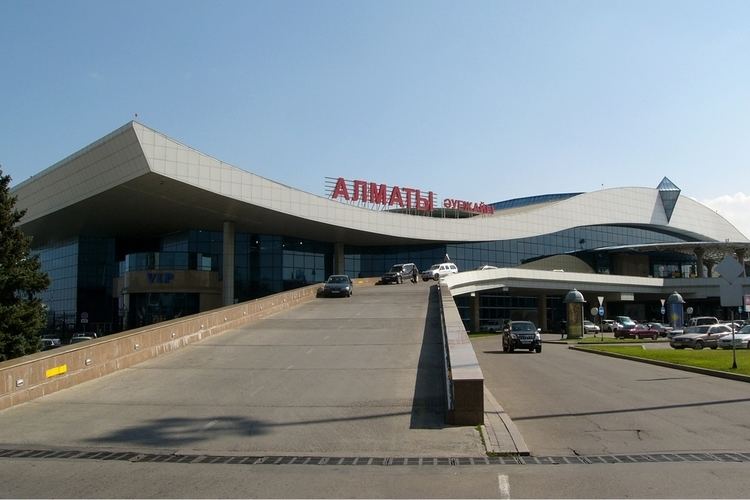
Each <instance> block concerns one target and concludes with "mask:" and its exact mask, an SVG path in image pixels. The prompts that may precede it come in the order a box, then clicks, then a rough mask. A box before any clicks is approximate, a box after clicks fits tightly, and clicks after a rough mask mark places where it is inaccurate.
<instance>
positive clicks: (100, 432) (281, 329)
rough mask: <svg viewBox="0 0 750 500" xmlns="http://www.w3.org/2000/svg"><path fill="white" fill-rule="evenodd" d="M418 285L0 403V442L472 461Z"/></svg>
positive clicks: (292, 313) (428, 297)
mask: <svg viewBox="0 0 750 500" xmlns="http://www.w3.org/2000/svg"><path fill="white" fill-rule="evenodd" d="M431 286H433V285H432V284H430V283H418V284H412V283H404V284H402V285H384V286H375V287H362V288H358V289H355V292H354V296H353V297H351V298H332V299H328V298H317V299H314V300H312V301H311V302H308V303H305V304H303V305H301V306H298V307H296V308H294V309H291V310H288V311H285V312H282V313H279V314H277V315H275V316H273V317H271V318H268V319H265V320H262V321H260V322H257V323H255V324H252V325H249V326H246V327H242V328H238V329H235V330H232V331H229V332H226V333H224V334H222V335H218V336H214V337H210V338H208V339H205V340H203V341H201V342H198V343H195V344H191V345H189V346H187V347H185V348H184V349H181V350H179V351H176V352H174V353H171V354H169V355H166V356H161V357H159V358H155V359H151V360H149V361H146V362H143V363H140V364H138V365H136V366H134V367H131V368H128V369H126V370H123V371H120V372H117V373H114V374H111V375H108V376H105V377H102V378H100V379H97V380H93V381H90V382H87V383H84V384H81V385H78V386H75V387H72V388H70V389H66V390H64V391H61V392H58V393H55V394H51V395H49V396H45V397H43V398H39V399H37V400H34V401H31V402H28V403H26V404H23V405H19V406H16V407H13V408H9V409H7V410H5V411H3V412H0V444H2V445H3V446H11V447H14V446H24V447H39V448H71V449H83V450H89V449H106V450H123V451H134V452H161V453H205V454H210V453H217V454H219V453H223V454H243V455H247V454H276V455H284V454H305V455H315V454H317V455H321V456H327V455H328V456H334V455H336V456H347V455H351V456H386V457H387V456H456V457H458V456H479V455H483V453H484V448H483V446H482V444H481V440H480V437H479V433H478V432H477V431H476V429H474V428H472V427H451V426H447V425H446V424H445V423H444V422H445V402H444V398H445V396H444V377H443V362H442V348H441V345H440V331H439V324H440V323H439V322H440V319H439V316H438V315H439V309H438V304H437V297H436V295H435V294H431V293H430V287H431Z"/></svg>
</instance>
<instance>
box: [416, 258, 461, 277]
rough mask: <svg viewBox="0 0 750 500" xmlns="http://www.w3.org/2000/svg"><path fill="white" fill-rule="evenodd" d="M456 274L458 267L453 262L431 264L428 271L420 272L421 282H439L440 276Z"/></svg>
mask: <svg viewBox="0 0 750 500" xmlns="http://www.w3.org/2000/svg"><path fill="white" fill-rule="evenodd" d="M457 272H458V267H456V264H454V263H453V262H445V263H443V264H433V265H432V267H430V268H429V269H428V270H426V271H423V272H422V281H427V280H435V281H437V280H439V279H440V277H441V276H447V275H449V274H454V273H457Z"/></svg>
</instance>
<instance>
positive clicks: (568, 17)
mask: <svg viewBox="0 0 750 500" xmlns="http://www.w3.org/2000/svg"><path fill="white" fill-rule="evenodd" d="M0 95H2V105H1V106H0V118H1V120H0V163H1V164H2V168H3V171H4V173H6V174H10V175H11V176H12V178H13V183H14V184H15V183H18V182H20V181H22V180H24V179H27V178H28V177H29V176H30V175H33V174H35V173H37V172H39V171H40V170H42V169H44V168H46V167H48V166H49V165H51V164H53V163H55V162H57V161H59V160H60V159H62V158H64V157H65V156H67V155H69V154H70V153H73V152H74V151H76V150H78V149H80V148H81V147H83V146H85V145H87V144H89V143H90V142H92V141H94V140H96V139H98V138H99V137H101V136H103V135H105V134H106V133H108V132H110V131H112V130H114V129H116V128H118V127H119V126H121V125H123V124H125V123H126V122H128V121H129V120H131V119H133V117H134V115H135V113H137V114H138V121H140V122H141V123H143V124H145V125H147V126H150V127H152V128H155V129H157V130H159V131H161V132H163V133H165V134H166V135H168V136H170V137H173V138H175V139H177V140H179V141H181V142H183V143H186V144H188V145H190V146H193V147H195V148H196V149H198V150H200V151H203V152H205V153H208V154H211V155H212V156H215V157H216V158H219V159H221V160H224V161H227V162H229V163H231V164H233V165H235V166H238V167H240V168H243V169H245V170H249V171H251V172H254V173H257V174H259V175H262V176H264V177H268V178H270V179H273V180H276V181H279V182H282V183H284V184H288V185H290V186H293V187H296V188H299V189H303V190H305V191H309V192H312V193H316V194H321V195H323V194H324V177H326V176H332V177H338V176H343V177H346V178H348V179H363V180H368V181H377V182H382V183H386V184H389V185H393V184H397V185H401V186H410V187H415V188H419V189H424V190H432V191H435V192H436V193H438V195H439V196H441V197H451V198H459V199H465V200H471V201H484V202H487V203H489V202H494V201H500V200H504V199H510V198H516V197H521V196H529V195H535V194H545V193H556V192H571V191H592V190H596V189H601V188H602V187H620V186H649V187H656V185H657V184H658V183H659V181H660V180H661V178H662V177H663V176H667V177H669V178H670V179H671V180H672V181H673V182H674V183H675V184H676V185H677V186H679V187H680V188H682V192H683V195H686V196H690V197H692V198H695V199H698V200H699V201H703V202H706V203H708V204H710V205H711V206H713V207H715V208H716V209H718V210H719V212H720V213H722V214H723V215H725V216H727V217H728V218H729V219H730V220H732V221H733V222H735V223H736V225H737V226H738V227H740V229H742V230H743V231H744V232H745V233H746V234H750V218H748V219H747V220H744V219H743V218H744V217H747V214H748V213H750V187H748V181H747V177H748V171H750V1H747V0H738V1H730V0H718V1H689V0H677V1H658V0H649V1H636V0H628V1H614V0H612V1H606V0H592V1H564V0H552V1H533V0H525V1H452V2H444V1H438V0H434V1H416V0H415V1H403V0H401V1H381V0H378V1H370V2H365V1H321V0H318V1H303V0H298V1H283V0H273V1H249V0H243V1H236V2H235V1H203V2H195V1H190V0H180V1H159V0H155V1H154V0H149V1H141V0H129V1H119V2H117V1H101V0H91V1H78V0H66V1H50V0H39V1H20V0H2V1H0ZM722 200H723V201H722Z"/></svg>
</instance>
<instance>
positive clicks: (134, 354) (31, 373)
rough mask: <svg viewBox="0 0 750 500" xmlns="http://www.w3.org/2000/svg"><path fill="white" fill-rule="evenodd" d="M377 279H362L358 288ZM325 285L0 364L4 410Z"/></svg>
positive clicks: (250, 318) (291, 302)
mask: <svg viewBox="0 0 750 500" xmlns="http://www.w3.org/2000/svg"><path fill="white" fill-rule="evenodd" d="M376 281H377V278H367V279H356V280H354V283H355V287H356V286H371V285H374V284H375V282H376ZM320 286H321V285H320V284H316V285H310V286H307V287H304V288H297V289H295V290H290V291H288V292H281V293H277V294H274V295H271V296H268V297H263V298H261V299H257V300H252V301H249V302H243V303H241V304H235V305H231V306H226V307H222V308H219V309H214V310H212V311H208V312H205V313H200V314H195V315H192V316H187V317H185V318H180V319H174V320H170V321H165V322H162V323H157V324H155V325H150V326H145V327H142V328H137V329H135V330H128V331H125V332H121V333H117V334H114V335H108V336H106V337H102V338H98V339H94V340H89V341H86V342H81V343H79V344H73V345H68V346H63V347H58V348H56V349H51V350H49V351H44V352H39V353H36V354H31V355H28V356H23V357H21V358H16V359H11V360H8V361H4V362H2V363H0V410H4V409H6V408H9V407H11V406H15V405H17V404H21V403H25V402H27V401H31V400H33V399H36V398H38V397H41V396H44V395H45V394H51V393H53V392H57V391H60V390H62V389H66V388H68V387H72V386H74V385H76V384H80V383H81V382H86V381H88V380H93V379H95V378H98V377H101V376H103V375H107V374H110V373H113V372H115V371H117V370H122V369H123V368H128V367H131V366H133V365H136V364H138V363H140V362H142V361H146V360H148V359H151V358H155V357H157V356H161V355H163V354H167V353H170V352H172V351H175V350H177V349H180V348H182V347H185V346H187V345H189V344H192V343H194V342H198V341H200V340H202V339H204V338H206V337H210V336H212V335H218V334H220V333H223V332H225V331H228V330H232V329H234V328H239V327H241V326H245V325H247V324H250V323H253V322H255V321H259V320H262V319H264V318H267V317H269V316H271V315H273V314H276V313H279V312H282V311H285V310H287V309H290V308H292V307H295V306H298V305H300V304H304V303H305V302H308V301H310V300H312V299H314V298H315V297H316V295H317V291H318V289H319V288H320Z"/></svg>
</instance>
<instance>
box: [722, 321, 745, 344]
mask: <svg viewBox="0 0 750 500" xmlns="http://www.w3.org/2000/svg"><path fill="white" fill-rule="evenodd" d="M719 347H721V348H722V349H731V348H732V335H731V334H729V335H726V336H724V337H721V338H720V339H719ZM734 347H735V348H737V349H750V325H745V326H743V327H742V328H741V329H740V330H739V331H735V332H734Z"/></svg>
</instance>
